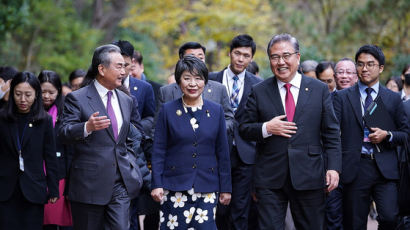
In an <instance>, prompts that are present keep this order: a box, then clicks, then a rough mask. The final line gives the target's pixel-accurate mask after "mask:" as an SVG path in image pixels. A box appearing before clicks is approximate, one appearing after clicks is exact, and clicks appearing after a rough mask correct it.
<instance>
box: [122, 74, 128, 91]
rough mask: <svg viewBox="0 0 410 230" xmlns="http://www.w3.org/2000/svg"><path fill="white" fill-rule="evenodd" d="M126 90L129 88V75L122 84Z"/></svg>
mask: <svg viewBox="0 0 410 230" xmlns="http://www.w3.org/2000/svg"><path fill="white" fill-rule="evenodd" d="M122 84H123V85H124V86H125V87H126V88H127V89H129V88H130V75H128V76H127V77H126V78H125V79H124V82H123V83H122Z"/></svg>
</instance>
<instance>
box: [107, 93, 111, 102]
mask: <svg viewBox="0 0 410 230" xmlns="http://www.w3.org/2000/svg"><path fill="white" fill-rule="evenodd" d="M111 96H112V91H108V92H107V97H108V101H110V100H111Z"/></svg>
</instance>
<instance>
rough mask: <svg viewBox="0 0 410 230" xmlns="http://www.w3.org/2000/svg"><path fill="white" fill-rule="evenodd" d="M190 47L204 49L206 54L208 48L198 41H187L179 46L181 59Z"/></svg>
mask: <svg viewBox="0 0 410 230" xmlns="http://www.w3.org/2000/svg"><path fill="white" fill-rule="evenodd" d="M189 49H202V50H203V51H204V54H205V52H206V48H205V47H204V46H202V45H201V44H200V43H198V42H187V43H185V44H183V45H182V46H181V47H179V50H178V54H179V59H182V58H183V57H184V55H185V51H187V50H189Z"/></svg>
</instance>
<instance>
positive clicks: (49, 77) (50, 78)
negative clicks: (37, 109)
mask: <svg viewBox="0 0 410 230" xmlns="http://www.w3.org/2000/svg"><path fill="white" fill-rule="evenodd" d="M38 80H39V81H40V86H41V84H43V83H45V82H48V83H50V84H52V85H53V86H54V87H55V88H56V89H57V93H58V94H57V97H56V99H55V101H54V103H53V104H54V105H56V106H57V112H58V116H59V117H61V115H62V114H63V106H64V100H63V94H62V84H61V78H60V76H59V75H58V74H57V73H56V72H54V71H51V70H43V71H41V72H40V74H39V75H38ZM46 109H48V108H46Z"/></svg>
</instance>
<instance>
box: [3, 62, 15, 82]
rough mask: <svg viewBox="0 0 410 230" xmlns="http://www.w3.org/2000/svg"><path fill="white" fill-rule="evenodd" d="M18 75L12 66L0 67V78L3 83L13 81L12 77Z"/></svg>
mask: <svg viewBox="0 0 410 230" xmlns="http://www.w3.org/2000/svg"><path fill="white" fill-rule="evenodd" d="M17 73H18V70H17V69H16V68H14V67H12V66H2V67H0V78H3V80H4V81H8V80H10V79H13V77H14V76H15V75H16V74H17Z"/></svg>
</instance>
